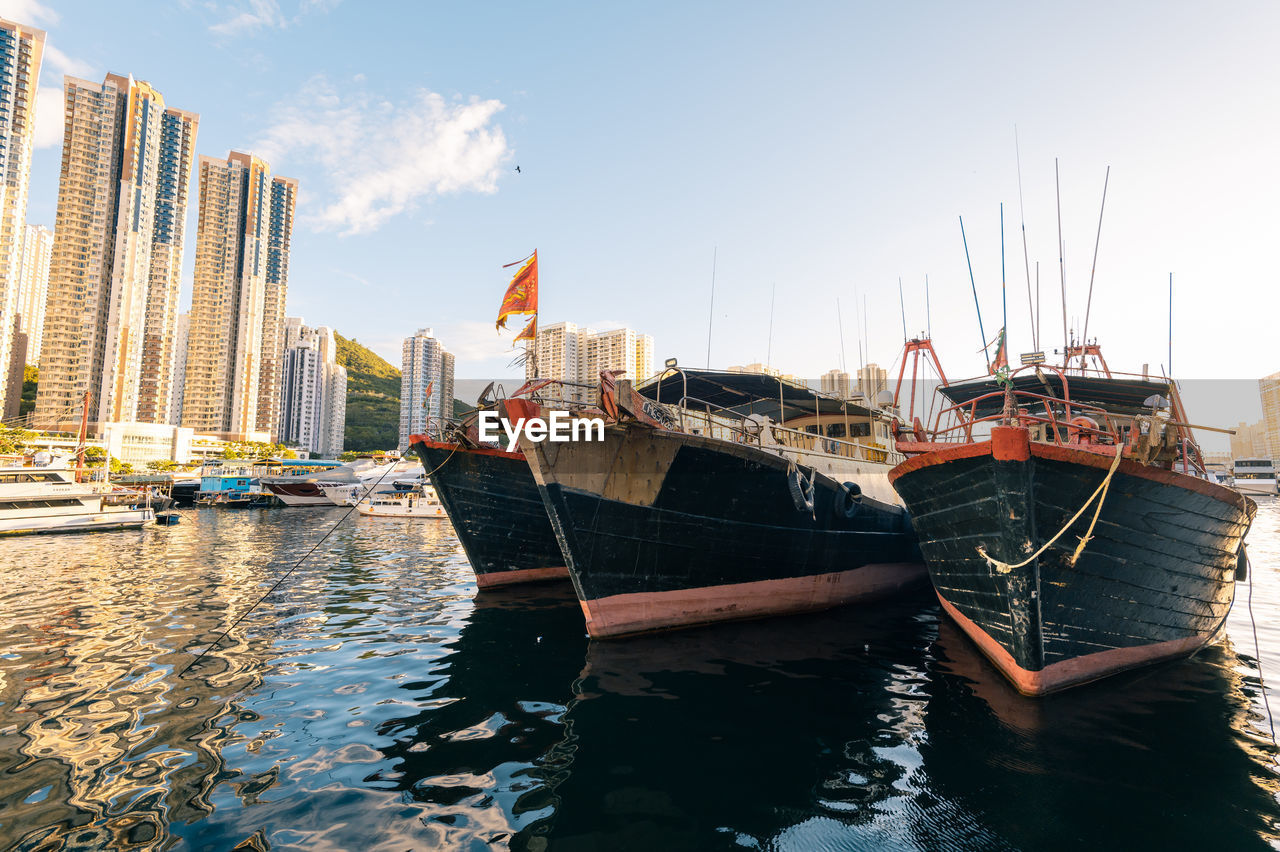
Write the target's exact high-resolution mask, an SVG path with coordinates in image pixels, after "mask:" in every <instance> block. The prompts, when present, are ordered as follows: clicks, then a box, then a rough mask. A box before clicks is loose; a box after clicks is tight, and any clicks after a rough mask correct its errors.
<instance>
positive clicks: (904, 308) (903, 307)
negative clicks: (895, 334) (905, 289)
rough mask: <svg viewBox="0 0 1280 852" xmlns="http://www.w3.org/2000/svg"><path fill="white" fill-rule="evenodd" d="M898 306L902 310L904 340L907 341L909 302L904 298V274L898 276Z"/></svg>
mask: <svg viewBox="0 0 1280 852" xmlns="http://www.w3.org/2000/svg"><path fill="white" fill-rule="evenodd" d="M898 308H899V309H900V310H901V311H902V342H903V344H905V343H906V342H907V303H906V302H905V301H904V300H903V298H902V276H901V275H899V276H898Z"/></svg>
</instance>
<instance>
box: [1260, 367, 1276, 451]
mask: <svg viewBox="0 0 1280 852" xmlns="http://www.w3.org/2000/svg"><path fill="white" fill-rule="evenodd" d="M1258 395H1259V396H1260V397H1262V430H1263V434H1262V440H1261V446H1262V447H1263V448H1264V450H1265V452H1264V455H1265V456H1266V457H1267V458H1272V459H1280V373H1272V374H1271V375H1269V376H1264V377H1263V378H1261V379H1258Z"/></svg>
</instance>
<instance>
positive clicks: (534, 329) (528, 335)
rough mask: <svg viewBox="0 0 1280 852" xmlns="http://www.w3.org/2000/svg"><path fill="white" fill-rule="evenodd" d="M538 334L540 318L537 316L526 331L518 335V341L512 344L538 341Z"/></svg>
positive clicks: (525, 328)
mask: <svg viewBox="0 0 1280 852" xmlns="http://www.w3.org/2000/svg"><path fill="white" fill-rule="evenodd" d="M537 334H538V318H537V317H536V316H535V317H534V318H533V319H531V320H529V324H528V325H526V326H525V327H524V331H522V332H520V333H519V334H517V335H516V339H515V340H513V341H511V342H512V343H519V342H520V341H521V340H536V339H537Z"/></svg>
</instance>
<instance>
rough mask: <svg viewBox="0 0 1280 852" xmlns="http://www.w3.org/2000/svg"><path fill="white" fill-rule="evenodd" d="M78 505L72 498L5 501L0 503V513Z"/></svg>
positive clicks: (78, 502) (79, 503)
mask: <svg viewBox="0 0 1280 852" xmlns="http://www.w3.org/2000/svg"><path fill="white" fill-rule="evenodd" d="M79 505H82V504H81V502H80V501H79V500H77V499H75V498H74V497H65V498H55V499H52V500H5V501H2V502H0V512H2V511H6V510H13V509H56V508H58V507H59V506H79Z"/></svg>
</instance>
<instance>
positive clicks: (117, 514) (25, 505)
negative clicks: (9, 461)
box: [0, 467, 156, 535]
mask: <svg viewBox="0 0 1280 852" xmlns="http://www.w3.org/2000/svg"><path fill="white" fill-rule="evenodd" d="M155 518H156V512H155V509H154V508H152V506H151V504H150V500H149V498H148V496H147V495H146V494H142V493H139V492H136V491H127V490H124V489H112V488H110V487H109V486H106V485H103V484H98V483H89V482H83V483H82V482H76V476H75V471H74V470H71V469H69V468H54V467H0V535H20V534H24V533H56V532H81V531H87V530H113V529H122V528H125V527H141V526H142V525H143V524H147V523H150V522H151V521H154V520H155Z"/></svg>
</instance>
